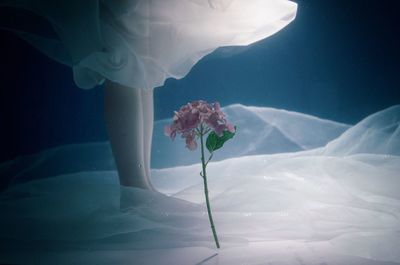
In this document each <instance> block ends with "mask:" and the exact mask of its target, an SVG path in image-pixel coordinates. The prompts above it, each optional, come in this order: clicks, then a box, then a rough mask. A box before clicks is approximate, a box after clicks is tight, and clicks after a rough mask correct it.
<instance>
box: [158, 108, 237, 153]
mask: <svg viewBox="0 0 400 265" xmlns="http://www.w3.org/2000/svg"><path fill="white" fill-rule="evenodd" d="M201 130H202V133H203V132H206V131H214V132H215V134H217V135H218V136H222V135H223V132H224V131H229V132H232V133H233V132H235V128H234V126H233V125H232V124H230V123H228V122H227V120H226V117H225V114H224V113H223V112H222V110H221V106H220V104H219V103H218V102H215V103H211V104H210V103H207V102H206V101H203V100H196V101H193V102H190V103H188V104H186V105H183V106H182V107H181V108H180V109H179V111H175V114H174V117H173V121H172V124H171V125H166V126H165V127H164V133H165V135H166V136H168V137H170V138H171V139H172V140H174V139H175V137H176V135H177V134H180V135H181V137H182V138H184V139H185V140H186V147H187V148H188V149H189V150H195V149H196V148H197V142H196V136H198V133H199V132H200V131H201Z"/></svg>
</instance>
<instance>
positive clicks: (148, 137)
mask: <svg viewBox="0 0 400 265" xmlns="http://www.w3.org/2000/svg"><path fill="white" fill-rule="evenodd" d="M141 92H142V93H141V97H142V107H143V156H144V167H145V172H146V175H147V178H146V180H147V181H148V183H147V185H148V186H149V187H151V189H152V190H154V188H153V186H152V184H151V172H150V161H151V142H152V138H153V126H154V100H153V89H151V90H142V91H141Z"/></svg>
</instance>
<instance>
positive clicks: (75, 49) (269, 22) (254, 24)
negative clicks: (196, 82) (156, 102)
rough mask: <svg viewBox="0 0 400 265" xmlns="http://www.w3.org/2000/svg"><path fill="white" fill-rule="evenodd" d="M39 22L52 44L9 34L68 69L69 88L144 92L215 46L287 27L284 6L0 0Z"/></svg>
mask: <svg viewBox="0 0 400 265" xmlns="http://www.w3.org/2000/svg"><path fill="white" fill-rule="evenodd" d="M2 5H3V6H4V5H6V6H14V7H21V8H24V9H28V10H30V11H33V12H34V13H37V14H39V15H40V16H43V17H45V18H46V19H47V20H48V21H49V22H50V24H51V25H52V26H53V28H54V30H55V31H56V33H57V35H58V36H59V39H49V38H44V37H41V36H40V35H37V34H32V33H27V32H16V33H17V34H18V35H19V36H20V37H22V38H23V39H25V40H26V41H28V42H29V43H31V44H32V45H33V46H35V47H36V48H38V49H39V50H41V51H42V52H44V53H45V54H46V55H48V56H49V57H51V58H53V59H55V60H57V61H59V62H62V63H64V64H67V65H70V66H71V67H72V68H73V73H74V79H75V82H76V84H77V85H78V86H79V87H81V88H92V87H94V86H96V85H98V84H101V83H102V82H103V81H104V80H105V79H108V80H112V81H114V82H117V83H120V84H122V85H125V86H129V87H136V88H142V89H151V88H154V87H158V86H161V85H163V84H164V82H165V80H166V79H167V78H170V77H173V78H177V79H179V78H182V77H184V76H185V75H186V74H187V73H188V72H189V71H190V69H191V68H192V67H193V66H194V65H195V64H196V63H197V62H198V61H199V60H200V59H201V58H202V57H204V56H205V55H207V54H209V53H211V52H212V51H213V50H215V49H216V48H218V47H221V46H232V45H248V44H251V43H254V42H256V41H259V40H261V39H264V38H266V37H268V36H270V35H272V34H274V33H276V32H277V31H279V30H280V29H282V28H283V27H285V26H286V25H287V24H288V23H290V22H291V21H292V20H293V19H294V18H295V15H296V10H297V5H296V4H295V3H293V2H290V1H287V0H126V1H116V0H102V1H99V0H85V1H81V0H80V1H78V0H70V1H54V0H0V6H2Z"/></svg>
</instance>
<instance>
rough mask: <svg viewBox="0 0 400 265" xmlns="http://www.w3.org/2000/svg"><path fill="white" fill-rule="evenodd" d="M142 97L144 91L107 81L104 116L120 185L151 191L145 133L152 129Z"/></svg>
mask: <svg viewBox="0 0 400 265" xmlns="http://www.w3.org/2000/svg"><path fill="white" fill-rule="evenodd" d="M141 93H142V91H141V89H134V88H130V87H125V86H122V85H119V84H117V83H113V82H111V81H107V82H106V84H105V99H104V114H105V121H106V128H107V133H108V137H109V139H110V143H111V148H112V152H113V155H114V159H115V162H116V165H117V169H118V175H119V180H120V184H121V185H122V186H131V187H138V188H143V189H151V185H150V184H149V181H148V175H147V173H146V162H145V156H144V149H145V146H144V141H143V139H144V130H145V129H146V128H145V127H148V125H147V126H144V120H143V102H142V96H141ZM145 104H146V103H145ZM146 122H149V121H148V120H146ZM152 123H153V120H151V124H152ZM151 127H152V125H151ZM147 146H148V144H146V148H147Z"/></svg>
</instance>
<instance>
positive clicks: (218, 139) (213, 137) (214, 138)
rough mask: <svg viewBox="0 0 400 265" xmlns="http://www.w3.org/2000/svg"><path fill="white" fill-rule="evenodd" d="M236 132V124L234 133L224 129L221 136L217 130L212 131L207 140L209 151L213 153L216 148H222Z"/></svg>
mask: <svg viewBox="0 0 400 265" xmlns="http://www.w3.org/2000/svg"><path fill="white" fill-rule="evenodd" d="M235 133H236V126H235V132H234V133H231V132H229V131H224V132H223V134H222V135H221V136H218V135H217V134H216V133H215V132H210V134H209V135H208V137H207V141H206V147H207V149H208V151H209V152H210V153H212V152H214V151H215V150H218V149H220V148H221V147H222V146H223V145H224V143H225V142H226V141H228V140H229V139H231V138H232V137H233V136H234V135H235Z"/></svg>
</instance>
